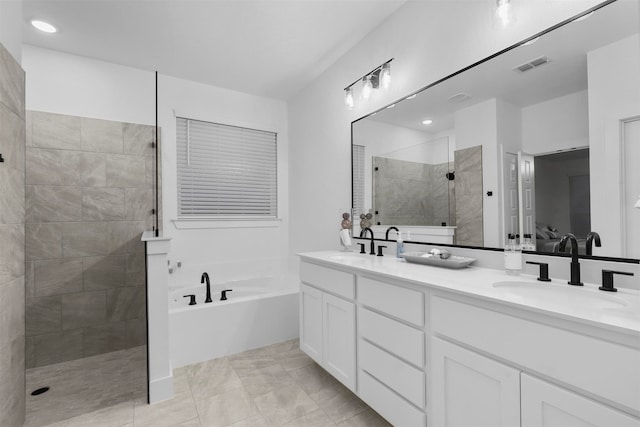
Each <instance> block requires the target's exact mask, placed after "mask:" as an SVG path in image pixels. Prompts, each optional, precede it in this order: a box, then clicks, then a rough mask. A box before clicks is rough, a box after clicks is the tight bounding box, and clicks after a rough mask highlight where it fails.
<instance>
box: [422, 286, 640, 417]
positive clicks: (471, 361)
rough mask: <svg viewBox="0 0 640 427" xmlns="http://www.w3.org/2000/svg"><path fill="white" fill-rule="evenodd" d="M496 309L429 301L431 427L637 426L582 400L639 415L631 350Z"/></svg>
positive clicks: (639, 389) (637, 357)
mask: <svg viewBox="0 0 640 427" xmlns="http://www.w3.org/2000/svg"><path fill="white" fill-rule="evenodd" d="M496 308H497V307H491V308H488V307H484V306H483V304H482V303H479V302H475V301H472V302H461V301H457V300H456V298H455V297H454V298H451V299H450V298H449V297H440V296H433V297H432V298H431V310H430V311H431V322H432V331H433V333H434V336H433V337H432V338H431V358H432V359H431V360H432V369H431V372H432V376H433V383H432V392H433V397H432V402H433V420H434V423H435V425H437V426H447V427H450V426H465V425H478V426H481V425H486V426H511V425H516V426H517V425H522V427H534V426H536V427H539V426H548V427H554V426H556V427H566V426H582V425H584V426H602V427H614V426H615V427H618V426H636V427H639V426H640V419H638V418H634V417H632V416H629V415H627V414H625V413H624V412H622V411H619V410H617V409H615V408H613V407H611V406H608V405H605V404H602V403H600V402H597V401H596V400H594V398H591V397H587V396H588V395H592V396H594V397H595V399H601V400H603V401H608V402H611V403H612V404H613V405H618V406H624V407H625V408H627V409H628V410H630V411H638V409H639V408H640V401H639V399H640V377H639V370H638V369H637V367H638V363H640V352H639V351H638V349H637V348H635V349H634V348H632V347H628V346H625V345H620V344H617V343H613V342H610V341H607V340H606V339H602V338H601V337H596V336H590V335H589V334H588V333H587V332H590V331H588V330H581V331H580V332H577V331H572V330H571V329H568V328H569V327H570V326H571V325H570V324H566V325H564V324H563V325H562V326H564V327H556V326H555V324H554V325H550V324H546V323H544V322H537V321H532V320H529V319H525V318H521V317H519V316H514V315H511V314H507V313H502V312H500V311H496ZM540 320H544V319H540ZM554 323H561V322H554ZM565 327H566V328H565ZM441 337H442V338H441ZM449 340H452V341H454V342H455V343H453V342H449ZM457 343H460V345H458V344H457ZM463 346H464V347H463ZM465 347H466V348H465ZM481 353H482V354H481ZM498 360H504V361H505V362H506V363H502V362H500V361H498ZM606 361H617V363H616V362H613V363H606ZM516 366H517V367H518V369H517V368H516ZM629 367H633V368H634V369H629ZM537 376H540V377H548V378H550V379H552V380H553V381H557V382H559V383H562V384H563V386H561V385H558V384H552V383H550V382H547V381H543V380H541V379H539V378H537ZM565 385H566V387H565ZM571 389H573V390H571ZM520 417H522V418H521V422H520ZM472 420H475V421H473V422H471V421H472Z"/></svg>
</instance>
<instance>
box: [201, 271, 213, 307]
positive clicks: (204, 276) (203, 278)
mask: <svg viewBox="0 0 640 427" xmlns="http://www.w3.org/2000/svg"><path fill="white" fill-rule="evenodd" d="M205 282H206V283H207V298H206V299H205V300H204V302H212V301H213V300H212V299H211V282H210V281H209V275H208V274H207V273H206V272H205V273H202V276H201V277H200V283H205Z"/></svg>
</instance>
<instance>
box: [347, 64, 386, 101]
mask: <svg viewBox="0 0 640 427" xmlns="http://www.w3.org/2000/svg"><path fill="white" fill-rule="evenodd" d="M391 61H393V58H391V59H389V60H388V61H385V62H383V63H382V64H380V65H378V66H377V67H376V68H374V69H373V70H371V71H369V72H368V73H367V74H365V75H363V76H362V77H359V78H357V79H356V80H355V81H354V82H353V83H351V84H350V85H349V86H347V87H345V88H344V104H345V107H346V108H347V110H351V109H353V107H354V106H355V101H354V96H353V86H354V85H355V84H356V83H358V82H362V99H364V100H365V101H366V100H368V99H369V97H370V96H371V93H372V91H373V89H379V88H380V87H382V88H383V89H385V90H386V89H388V88H389V86H390V85H391V65H390V64H391Z"/></svg>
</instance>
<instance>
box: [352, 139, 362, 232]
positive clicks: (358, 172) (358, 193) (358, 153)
mask: <svg viewBox="0 0 640 427" xmlns="http://www.w3.org/2000/svg"><path fill="white" fill-rule="evenodd" d="M352 151H353V152H352V156H353V172H352V173H353V209H354V215H360V214H361V213H363V212H364V146H363V145H353V148H352ZM354 221H355V218H354Z"/></svg>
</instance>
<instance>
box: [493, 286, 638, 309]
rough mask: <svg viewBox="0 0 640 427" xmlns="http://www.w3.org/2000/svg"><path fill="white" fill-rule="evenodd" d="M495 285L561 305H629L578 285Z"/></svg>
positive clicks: (519, 295)
mask: <svg viewBox="0 0 640 427" xmlns="http://www.w3.org/2000/svg"><path fill="white" fill-rule="evenodd" d="M493 287H494V288H495V289H499V290H500V291H502V292H504V293H505V294H508V295H509V296H510V297H512V298H519V297H521V298H523V299H525V300H529V301H531V300H534V299H535V300H537V301H544V302H545V303H550V304H553V305H559V306H563V305H564V306H567V305H568V306H572V307H575V306H576V305H578V306H583V307H585V308H587V307H588V308H593V309H622V308H626V307H627V306H628V305H629V304H628V303H627V302H626V301H624V300H622V299H620V298H617V297H615V296H613V295H610V294H608V293H605V292H597V291H592V290H590V289H586V288H582V287H577V286H569V285H556V284H548V283H543V282H539V283H538V282H519V281H504V282H497V283H494V284H493Z"/></svg>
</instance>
